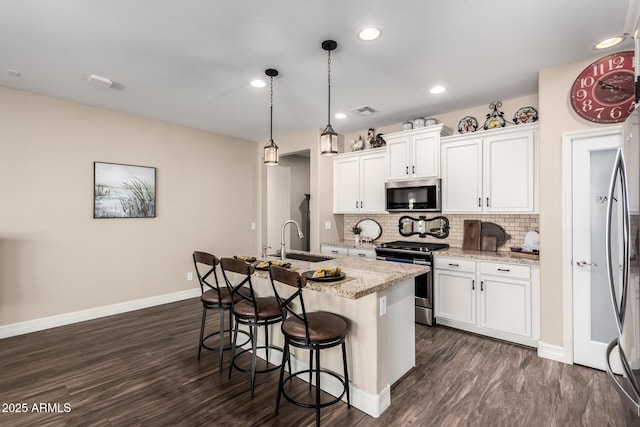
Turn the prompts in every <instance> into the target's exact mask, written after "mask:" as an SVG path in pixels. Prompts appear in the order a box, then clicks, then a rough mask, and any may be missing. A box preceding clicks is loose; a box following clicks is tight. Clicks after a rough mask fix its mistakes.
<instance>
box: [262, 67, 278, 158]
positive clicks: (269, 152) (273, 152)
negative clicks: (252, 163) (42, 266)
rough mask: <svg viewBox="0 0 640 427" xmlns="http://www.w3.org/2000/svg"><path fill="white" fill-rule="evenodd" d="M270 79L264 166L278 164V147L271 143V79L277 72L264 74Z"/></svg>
mask: <svg viewBox="0 0 640 427" xmlns="http://www.w3.org/2000/svg"><path fill="white" fill-rule="evenodd" d="M264 73H265V74H266V75H267V76H269V77H270V78H271V95H270V97H269V106H270V110H269V142H268V143H267V145H265V146H264V164H265V165H267V166H276V165H277V164H278V146H277V145H276V143H275V142H273V78H274V77H275V76H277V75H278V70H274V69H273V68H269V69H268V70H265V72H264Z"/></svg>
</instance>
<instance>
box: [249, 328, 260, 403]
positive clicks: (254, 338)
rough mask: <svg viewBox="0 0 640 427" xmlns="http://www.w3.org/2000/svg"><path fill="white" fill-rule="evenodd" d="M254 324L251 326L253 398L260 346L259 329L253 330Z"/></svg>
mask: <svg viewBox="0 0 640 427" xmlns="http://www.w3.org/2000/svg"><path fill="white" fill-rule="evenodd" d="M253 328H254V326H253V325H251V326H249V330H250V331H251V337H252V339H251V345H252V346H253V353H252V354H251V397H252V398H253V389H254V386H255V384H256V358H257V356H256V351H257V347H258V343H257V341H258V334H257V332H258V331H257V330H255V331H254V330H253Z"/></svg>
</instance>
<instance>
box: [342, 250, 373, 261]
mask: <svg viewBox="0 0 640 427" xmlns="http://www.w3.org/2000/svg"><path fill="white" fill-rule="evenodd" d="M349 256H351V257H354V258H366V259H376V250H375V249H355V248H349Z"/></svg>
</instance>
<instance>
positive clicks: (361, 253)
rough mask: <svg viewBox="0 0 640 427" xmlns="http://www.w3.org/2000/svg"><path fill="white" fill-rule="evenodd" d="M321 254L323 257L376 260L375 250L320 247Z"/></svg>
mask: <svg viewBox="0 0 640 427" xmlns="http://www.w3.org/2000/svg"><path fill="white" fill-rule="evenodd" d="M321 252H322V253H323V254H325V255H336V256H351V257H354V258H366V259H376V250H375V249H364V248H362V249H360V248H343V247H340V246H327V245H322V249H321Z"/></svg>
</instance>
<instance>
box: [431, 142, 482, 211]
mask: <svg viewBox="0 0 640 427" xmlns="http://www.w3.org/2000/svg"><path fill="white" fill-rule="evenodd" d="M441 149H442V211H443V212H482V203H481V202H482V139H480V138H478V139H470V140H464V141H456V142H450V143H446V144H442V147H441Z"/></svg>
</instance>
